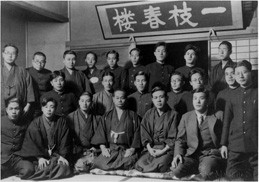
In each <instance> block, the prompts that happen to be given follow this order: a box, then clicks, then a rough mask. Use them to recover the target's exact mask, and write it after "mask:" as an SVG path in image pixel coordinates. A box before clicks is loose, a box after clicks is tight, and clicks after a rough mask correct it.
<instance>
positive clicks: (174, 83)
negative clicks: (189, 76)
mask: <svg viewBox="0 0 259 182" xmlns="http://www.w3.org/2000/svg"><path fill="white" fill-rule="evenodd" d="M184 83H185V82H184V80H183V74H182V73H180V72H177V71H176V72H174V73H173V74H172V76H171V88H172V91H173V92H179V91H181V90H182V88H183V85H184Z"/></svg>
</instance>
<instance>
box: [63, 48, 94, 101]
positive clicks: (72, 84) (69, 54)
mask: <svg viewBox="0 0 259 182" xmlns="http://www.w3.org/2000/svg"><path fill="white" fill-rule="evenodd" d="M63 63H64V65H65V67H64V68H63V69H62V70H60V71H62V72H63V73H64V74H65V79H66V88H65V90H67V91H68V92H73V93H74V94H75V95H76V97H77V98H79V97H80V96H81V94H82V93H83V92H85V91H87V92H90V93H92V89H91V86H90V81H89V80H88V78H87V77H86V76H85V74H84V73H83V72H82V71H79V70H77V69H75V64H76V53H75V52H74V51H71V50H67V51H65V52H64V54H63Z"/></svg>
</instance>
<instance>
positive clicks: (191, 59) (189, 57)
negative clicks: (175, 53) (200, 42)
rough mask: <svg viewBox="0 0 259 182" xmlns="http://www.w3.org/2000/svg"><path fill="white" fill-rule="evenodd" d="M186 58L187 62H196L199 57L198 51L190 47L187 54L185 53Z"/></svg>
mask: <svg viewBox="0 0 259 182" xmlns="http://www.w3.org/2000/svg"><path fill="white" fill-rule="evenodd" d="M184 59H185V61H186V64H195V61H196V59H197V56H196V53H195V51H194V50H192V49H189V50H188V51H187V52H186V53H185V55H184Z"/></svg>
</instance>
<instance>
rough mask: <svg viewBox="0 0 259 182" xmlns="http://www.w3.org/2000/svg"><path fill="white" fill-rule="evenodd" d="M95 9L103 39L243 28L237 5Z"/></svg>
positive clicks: (181, 4) (215, 3)
mask: <svg viewBox="0 0 259 182" xmlns="http://www.w3.org/2000/svg"><path fill="white" fill-rule="evenodd" d="M96 9H97V13H98V17H99V20H100V24H101V27H102V31H103V35H104V38H105V39H109V38H127V37H130V35H133V36H151V35H171V34H182V33H191V32H202V31H203V32H205V31H209V30H210V29H211V28H213V29H214V30H229V29H241V28H243V20H242V4H241V1H160V2H152V1H150V2H148V1H145V2H143V1H141V2H139V1H137V2H130V3H129V2H128V3H117V4H106V5H96Z"/></svg>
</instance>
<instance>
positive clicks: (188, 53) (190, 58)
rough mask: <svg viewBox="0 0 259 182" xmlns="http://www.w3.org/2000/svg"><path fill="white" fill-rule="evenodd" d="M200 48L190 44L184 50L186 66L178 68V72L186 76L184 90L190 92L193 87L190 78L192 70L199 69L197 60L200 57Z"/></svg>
mask: <svg viewBox="0 0 259 182" xmlns="http://www.w3.org/2000/svg"><path fill="white" fill-rule="evenodd" d="M199 53H200V48H199V47H197V46H194V45H192V44H188V45H187V46H186V47H185V48H184V60H185V66H182V67H180V68H177V69H176V71H178V72H180V73H182V74H183V76H184V83H185V85H184V88H183V89H184V90H186V91H190V90H192V86H191V85H190V82H189V80H190V78H189V73H190V71H191V70H192V69H194V68H197V66H196V65H197V60H198V57H199Z"/></svg>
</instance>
